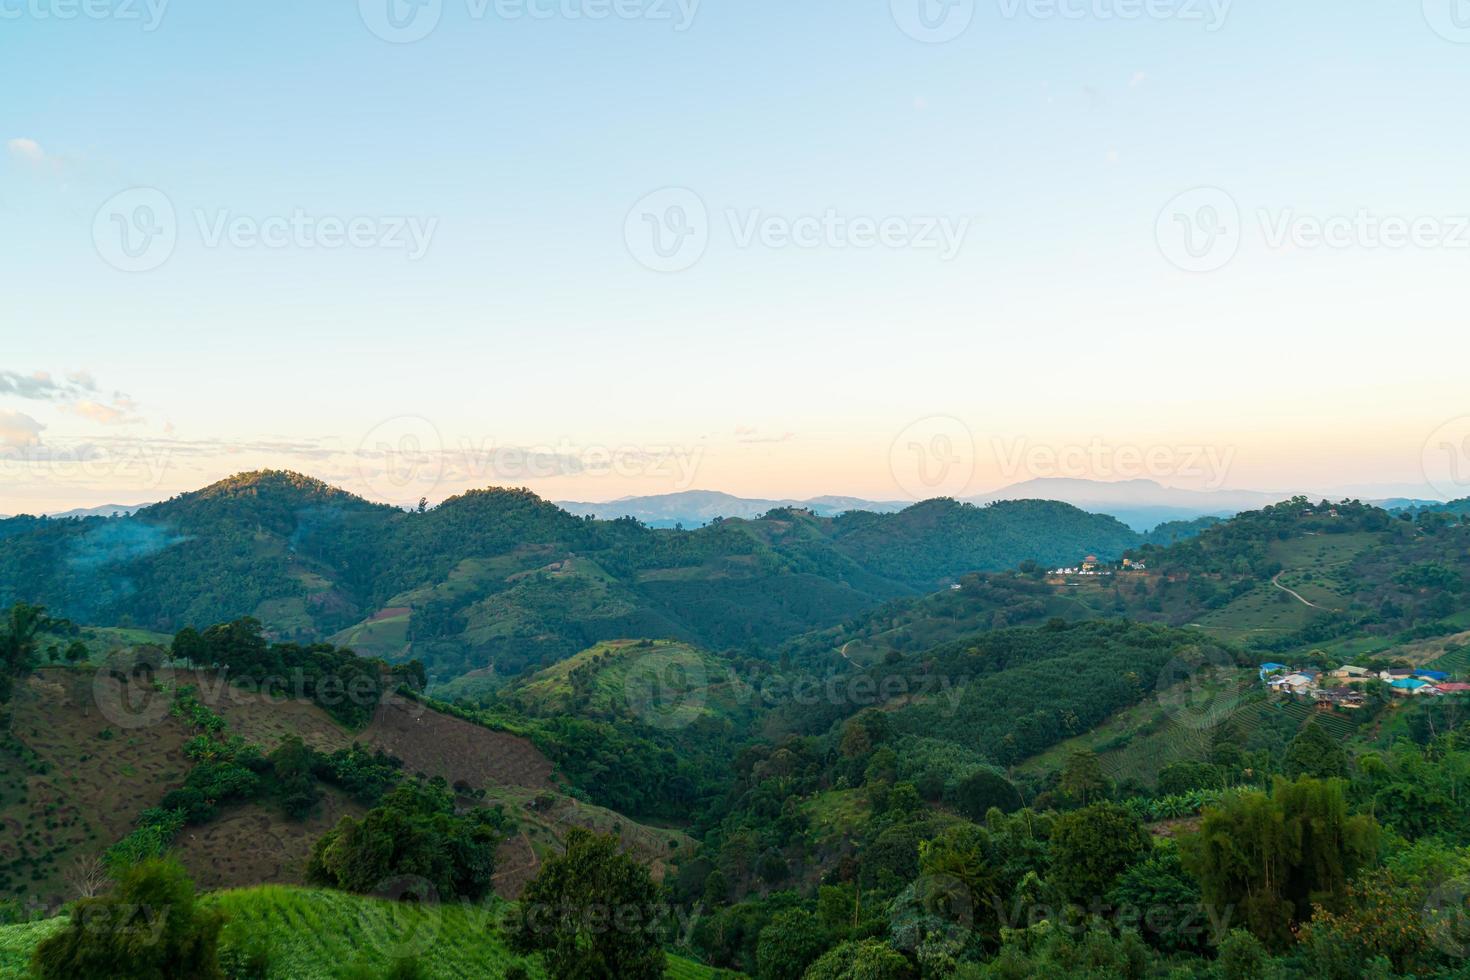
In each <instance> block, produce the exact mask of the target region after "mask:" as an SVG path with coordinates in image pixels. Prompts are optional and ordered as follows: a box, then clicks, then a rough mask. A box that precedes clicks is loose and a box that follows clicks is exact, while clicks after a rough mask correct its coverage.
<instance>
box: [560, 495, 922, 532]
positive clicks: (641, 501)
mask: <svg viewBox="0 0 1470 980" xmlns="http://www.w3.org/2000/svg"><path fill="white" fill-rule="evenodd" d="M555 503H556V505H557V506H558V507H560V508H561V509H562V510H564V511H566V512H567V513H569V514H576V515H577V516H578V517H595V518H597V519H599V520H604V521H611V520H617V519H618V518H620V517H633V518H636V519H637V520H639V521H642V522H643V523H644V524H647V525H648V526H649V527H658V528H671V527H674V526H676V525H679V524H682V525H684V526H685V527H702V526H704V525H706V524H708V523H710V522H711V521H713V520H715V519H716V518H721V517H723V518H741V519H744V520H753V519H755V518H757V517H759V516H760V515H762V514H765V513H768V512H769V511H773V510H781V509H787V508H799V509H805V510H810V511H811V512H812V513H813V514H816V515H817V516H818V517H837V516H838V515H840V514H845V513H847V512H848V511H854V510H863V511H870V512H872V513H876V514H891V513H894V512H896V511H900V510H903V509H904V508H905V507H909V506H912V504H906V503H902V502H900V501H892V500H888V501H875V500H864V499H862V498H859V497H841V496H825V497H813V498H811V499H810V500H792V499H787V500H765V499H761V498H756V497H737V496H735V495H734V494H729V493H722V492H720V491H718V490H685V491H682V492H680V493H666V494H657V495H654V496H646V497H622V498H619V499H617V500H610V501H608V502H606V503H587V502H583V501H576V500H558V501H555Z"/></svg>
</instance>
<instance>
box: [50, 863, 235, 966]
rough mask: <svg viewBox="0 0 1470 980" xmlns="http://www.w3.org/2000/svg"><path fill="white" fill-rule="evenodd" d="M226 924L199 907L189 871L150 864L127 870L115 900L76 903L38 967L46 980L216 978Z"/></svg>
mask: <svg viewBox="0 0 1470 980" xmlns="http://www.w3.org/2000/svg"><path fill="white" fill-rule="evenodd" d="M222 925H223V920H222V919H221V918H220V916H219V914H218V913H215V912H205V911H203V910H201V909H199V908H198V907H197V906H196V905H195V901H194V883H193V882H191V881H190V880H189V879H188V877H187V876H186V875H185V874H184V869H183V868H182V867H180V866H179V865H178V864H177V863H174V862H172V861H146V862H144V863H142V864H138V865H135V866H133V867H132V868H130V869H128V870H127V871H125V872H123V873H122V875H121V877H120V878H119V880H118V885H117V889H116V890H115V891H114V892H113V893H112V894H110V895H107V896H104V897H102V898H84V899H82V900H81V901H79V902H77V903H76V904H75V905H74V906H73V908H72V913H71V916H70V918H69V919H68V920H67V924H66V926H65V927H63V928H62V930H61V931H60V932H58V933H56V934H55V935H53V936H51V937H50V938H49V939H46V940H45V941H43V942H42V943H41V944H40V945H39V946H37V947H36V951H35V953H34V955H33V956H32V958H31V969H32V970H33V971H34V972H35V974H36V975H37V976H38V977H41V978H42V980H166V978H170V977H189V978H191V980H215V978H219V977H222V976H223V974H222V973H221V972H220V968H219V959H218V946H219V932H220V927H221V926H222Z"/></svg>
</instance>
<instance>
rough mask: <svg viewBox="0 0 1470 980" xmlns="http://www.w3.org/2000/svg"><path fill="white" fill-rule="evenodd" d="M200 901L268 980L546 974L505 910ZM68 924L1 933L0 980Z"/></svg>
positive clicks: (688, 964)
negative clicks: (411, 963)
mask: <svg viewBox="0 0 1470 980" xmlns="http://www.w3.org/2000/svg"><path fill="white" fill-rule="evenodd" d="M202 902H203V904H204V905H205V906H206V907H211V908H216V909H219V910H220V911H221V912H223V913H224V915H225V917H226V920H227V923H226V926H225V931H224V933H223V935H222V937H221V940H220V951H221V958H222V959H228V958H229V957H231V956H233V955H236V954H238V953H240V952H242V951H245V950H251V949H255V948H265V949H268V950H269V964H270V965H269V972H268V974H267V976H268V977H269V978H271V980H337V978H341V977H346V976H381V975H382V973H383V971H385V970H386V969H387V968H388V967H389V966H390V965H391V964H392V963H393V962H394V961H395V960H397V959H400V958H411V959H413V960H415V961H417V962H418V964H419V965H420V967H421V968H422V969H423V971H424V974H423V975H424V976H426V977H431V978H436V980H437V978H444V980H450V978H454V980H458V978H461V977H486V978H491V977H502V976H504V975H505V970H506V968H507V967H509V966H510V965H511V964H514V963H521V964H523V965H524V966H525V967H526V970H527V972H528V973H529V974H530V976H532V977H537V978H542V977H545V976H546V973H545V970H544V969H543V968H542V966H541V963H540V961H539V959H538V958H536V957H529V958H522V957H519V956H517V955H516V954H515V953H513V952H511V950H510V948H509V946H508V945H507V944H506V942H505V938H504V936H503V934H502V933H501V931H500V930H499V928H498V925H499V923H500V922H501V921H502V917H503V915H504V914H505V912H506V911H507V909H508V908H509V906H508V905H506V904H505V903H503V902H492V903H488V904H484V905H452V904H447V905H440V906H421V905H414V904H407V903H394V902H386V901H381V900H378V899H370V898H361V897H358V896H355V895H348V894H345V893H342V892H331V891H322V890H316V889H306V888H287V887H281V886H265V887H261V888H249V889H243V890H239V891H225V892H216V893H214V894H211V895H206V896H204V898H203V899H202ZM64 922H65V920H63V919H50V920H47V921H44V922H35V923H28V924H25V925H17V926H0V980H11V978H22V977H26V976H28V973H27V970H26V964H27V962H28V961H29V959H30V955H31V951H32V950H33V949H34V948H35V946H36V944H37V943H39V942H40V941H41V940H43V939H44V938H46V937H47V936H49V935H50V934H51V933H53V932H55V931H56V930H57V929H60V928H61V927H62V926H63V925H64ZM668 976H669V977H670V978H673V980H705V978H707V977H712V976H714V971H713V970H710V969H709V968H707V967H704V966H700V965H699V964H697V963H694V962H692V961H690V960H686V959H682V958H679V957H675V956H670V957H669V970H668Z"/></svg>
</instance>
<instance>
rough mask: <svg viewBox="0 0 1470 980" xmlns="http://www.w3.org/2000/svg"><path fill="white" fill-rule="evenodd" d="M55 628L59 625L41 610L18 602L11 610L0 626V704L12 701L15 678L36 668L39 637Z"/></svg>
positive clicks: (39, 607)
mask: <svg viewBox="0 0 1470 980" xmlns="http://www.w3.org/2000/svg"><path fill="white" fill-rule="evenodd" d="M56 625H59V623H58V621H55V620H53V619H51V617H49V616H47V615H46V610H45V609H44V608H43V607H41V606H33V605H31V604H30V603H28V602H17V603H16V604H15V605H13V606H11V607H10V613H9V614H8V616H7V617H6V619H5V622H3V623H0V704H4V703H5V702H7V701H9V700H10V692H11V690H12V688H13V686H14V682H15V678H16V677H19V676H21V675H23V674H26V673H29V672H30V671H31V670H32V669H33V668H34V667H35V665H36V648H37V647H38V646H39V645H40V636H41V634H42V633H44V632H46V631H47V630H48V629H51V628H53V627H54V626H56Z"/></svg>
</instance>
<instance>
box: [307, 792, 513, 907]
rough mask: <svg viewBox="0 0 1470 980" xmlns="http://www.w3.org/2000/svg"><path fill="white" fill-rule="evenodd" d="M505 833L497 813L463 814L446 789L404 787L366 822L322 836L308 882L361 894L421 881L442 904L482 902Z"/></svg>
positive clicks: (347, 821)
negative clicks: (427, 883) (403, 883)
mask: <svg viewBox="0 0 1470 980" xmlns="http://www.w3.org/2000/svg"><path fill="white" fill-rule="evenodd" d="M503 830H504V815H503V813H502V812H501V811H500V809H499V808H496V809H493V810H488V809H485V808H478V809H474V810H471V811H469V812H468V813H465V814H458V813H456V812H455V804H454V797H453V796H451V795H450V794H449V793H448V791H446V790H445V789H444V788H443V787H442V786H440V785H435V784H433V783H420V782H405V783H402V784H401V785H399V786H398V787H397V788H395V789H394V790H393V791H392V792H391V793H388V794H387V795H386V796H384V797H383V801H382V803H380V804H379V805H378V806H376V807H374V808H373V809H371V810H369V811H368V813H367V815H366V816H364V817H363V818H362V819H361V820H355V819H353V818H352V817H350V816H348V817H343V818H342V819H341V821H340V822H338V824H337V826H336V827H335V828H333V829H332V830H331V831H329V832H327V833H326V834H324V835H323V836H322V837H321V839H320V840H318V841H317V842H316V845H315V846H314V847H313V848H312V852H311V860H310V861H309V862H308V864H307V868H306V875H307V878H308V879H309V880H311V881H312V882H314V883H316V884H322V885H327V886H329V887H332V888H340V889H342V890H343V891H350V892H357V893H359V894H372V893H374V892H377V891H380V890H382V889H384V888H385V887H390V888H395V889H396V887H397V885H398V883H400V882H402V881H403V880H404V879H423V880H426V881H428V882H429V883H430V884H431V885H432V886H433V888H434V891H435V892H436V893H437V897H438V898H439V899H441V900H448V899H452V898H469V899H479V898H482V897H484V895H485V894H486V893H487V892H489V891H490V885H491V879H492V878H493V877H494V875H495V851H496V848H498V847H499V846H500V842H501V840H502V837H503V833H502V832H503Z"/></svg>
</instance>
